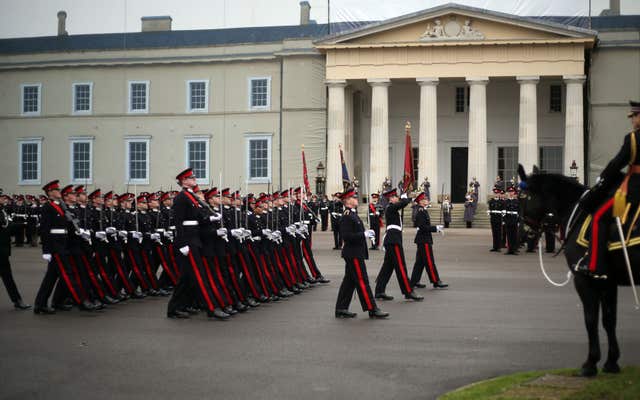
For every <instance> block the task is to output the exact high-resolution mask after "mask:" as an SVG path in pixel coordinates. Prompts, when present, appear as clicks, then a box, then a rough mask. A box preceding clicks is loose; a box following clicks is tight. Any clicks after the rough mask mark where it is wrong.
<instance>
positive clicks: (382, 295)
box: [376, 293, 393, 301]
mask: <svg viewBox="0 0 640 400" xmlns="http://www.w3.org/2000/svg"><path fill="white" fill-rule="evenodd" d="M376 299H378V300H384V301H390V300H393V296H389V295H388V294H386V293H378V294H376Z"/></svg>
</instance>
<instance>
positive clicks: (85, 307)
mask: <svg viewBox="0 0 640 400" xmlns="http://www.w3.org/2000/svg"><path fill="white" fill-rule="evenodd" d="M79 307H80V309H81V310H82V311H95V309H96V306H95V305H93V303H92V302H90V301H89V300H84V301H83V302H82V303H80V306H79Z"/></svg>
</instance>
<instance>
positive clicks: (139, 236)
mask: <svg viewBox="0 0 640 400" xmlns="http://www.w3.org/2000/svg"><path fill="white" fill-rule="evenodd" d="M131 237H133V238H134V239H138V240H140V239H142V232H131Z"/></svg>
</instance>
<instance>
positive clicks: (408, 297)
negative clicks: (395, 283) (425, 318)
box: [404, 292, 424, 301]
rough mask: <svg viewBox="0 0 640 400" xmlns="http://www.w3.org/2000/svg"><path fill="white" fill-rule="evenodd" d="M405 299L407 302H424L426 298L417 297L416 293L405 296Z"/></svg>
mask: <svg viewBox="0 0 640 400" xmlns="http://www.w3.org/2000/svg"><path fill="white" fill-rule="evenodd" d="M404 298H405V299H407V300H413V301H422V300H424V297H422V296H420V295H417V294H415V293H414V292H411V293H407V294H405V295H404Z"/></svg>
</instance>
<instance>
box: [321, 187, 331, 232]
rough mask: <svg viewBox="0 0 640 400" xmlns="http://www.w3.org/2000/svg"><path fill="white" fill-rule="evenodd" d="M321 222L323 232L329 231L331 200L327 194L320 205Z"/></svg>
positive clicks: (323, 196)
mask: <svg viewBox="0 0 640 400" xmlns="http://www.w3.org/2000/svg"><path fill="white" fill-rule="evenodd" d="M319 210H320V220H321V221H322V228H321V229H322V232H326V231H327V227H328V225H329V198H328V197H327V195H326V194H323V195H322V198H321V199H320V203H319Z"/></svg>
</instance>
